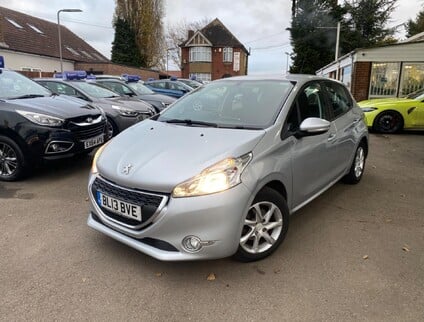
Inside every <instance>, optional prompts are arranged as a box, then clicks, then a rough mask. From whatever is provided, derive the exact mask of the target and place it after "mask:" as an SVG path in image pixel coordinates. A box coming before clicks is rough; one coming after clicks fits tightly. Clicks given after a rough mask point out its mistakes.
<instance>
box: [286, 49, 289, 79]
mask: <svg viewBox="0 0 424 322" xmlns="http://www.w3.org/2000/svg"><path fill="white" fill-rule="evenodd" d="M285 54H286V55H287V56H286V58H287V59H286V74H289V56H290V53H289V52H287V51H286V52H285Z"/></svg>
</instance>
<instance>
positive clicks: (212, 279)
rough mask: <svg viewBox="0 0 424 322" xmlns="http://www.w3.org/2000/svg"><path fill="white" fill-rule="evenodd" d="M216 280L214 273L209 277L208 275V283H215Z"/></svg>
mask: <svg viewBox="0 0 424 322" xmlns="http://www.w3.org/2000/svg"><path fill="white" fill-rule="evenodd" d="M215 279H216V276H215V274H214V273H210V274H209V275H208V278H207V280H208V281H214V280H215Z"/></svg>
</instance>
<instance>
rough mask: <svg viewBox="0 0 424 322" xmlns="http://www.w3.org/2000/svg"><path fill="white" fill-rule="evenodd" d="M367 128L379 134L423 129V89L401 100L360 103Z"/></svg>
mask: <svg viewBox="0 0 424 322" xmlns="http://www.w3.org/2000/svg"><path fill="white" fill-rule="evenodd" d="M358 105H359V106H360V107H361V108H362V111H364V112H365V116H366V123H367V126H368V127H369V128H371V129H372V130H374V131H376V132H381V133H395V132H399V131H401V130H417V129H424V88H423V89H420V90H418V91H416V92H414V93H411V94H409V95H407V96H405V97H401V98H383V99H371V100H366V101H361V102H359V103H358Z"/></svg>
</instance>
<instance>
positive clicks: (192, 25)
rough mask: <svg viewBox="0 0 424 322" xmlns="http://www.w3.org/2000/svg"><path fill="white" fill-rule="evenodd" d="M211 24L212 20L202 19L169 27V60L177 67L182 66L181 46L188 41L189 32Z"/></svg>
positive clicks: (184, 21) (167, 46)
mask: <svg viewBox="0 0 424 322" xmlns="http://www.w3.org/2000/svg"><path fill="white" fill-rule="evenodd" d="M210 22H211V19H209V18H202V19H201V20H198V21H193V22H187V20H181V21H180V22H178V23H176V24H173V25H169V26H168V27H167V30H166V36H165V41H166V48H167V54H169V57H168V58H169V59H171V60H172V61H173V62H174V64H176V65H177V66H181V51H180V50H179V45H180V44H181V43H182V42H183V41H184V40H186V39H187V36H188V31H189V30H193V31H197V30H200V29H202V28H203V27H205V26H206V25H208V24H209V23H210Z"/></svg>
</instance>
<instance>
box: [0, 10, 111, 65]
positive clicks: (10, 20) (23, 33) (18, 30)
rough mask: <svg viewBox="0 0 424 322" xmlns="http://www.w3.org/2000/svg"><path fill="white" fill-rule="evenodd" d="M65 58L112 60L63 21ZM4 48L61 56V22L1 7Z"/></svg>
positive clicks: (84, 60) (92, 60)
mask: <svg viewBox="0 0 424 322" xmlns="http://www.w3.org/2000/svg"><path fill="white" fill-rule="evenodd" d="M60 30H61V43H62V57H63V59H67V60H72V61H76V62H108V61H109V60H108V59H107V58H106V57H105V56H103V55H102V54H101V53H100V52H98V51H97V50H96V49H94V48H93V47H91V46H90V45H89V44H88V43H86V42H85V41H84V40H83V39H81V38H80V37H78V36H77V35H76V34H74V33H73V32H72V31H70V30H69V29H68V28H66V27H65V26H63V25H61V29H60ZM0 37H2V39H0V48H3V49H9V50H14V51H17V52H23V53H29V54H36V55H41V56H48V57H59V35H58V26H57V23H53V22H50V21H46V20H43V19H39V18H36V17H33V16H30V15H27V14H24V13H21V12H18V11H13V10H10V9H7V8H4V7H0Z"/></svg>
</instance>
